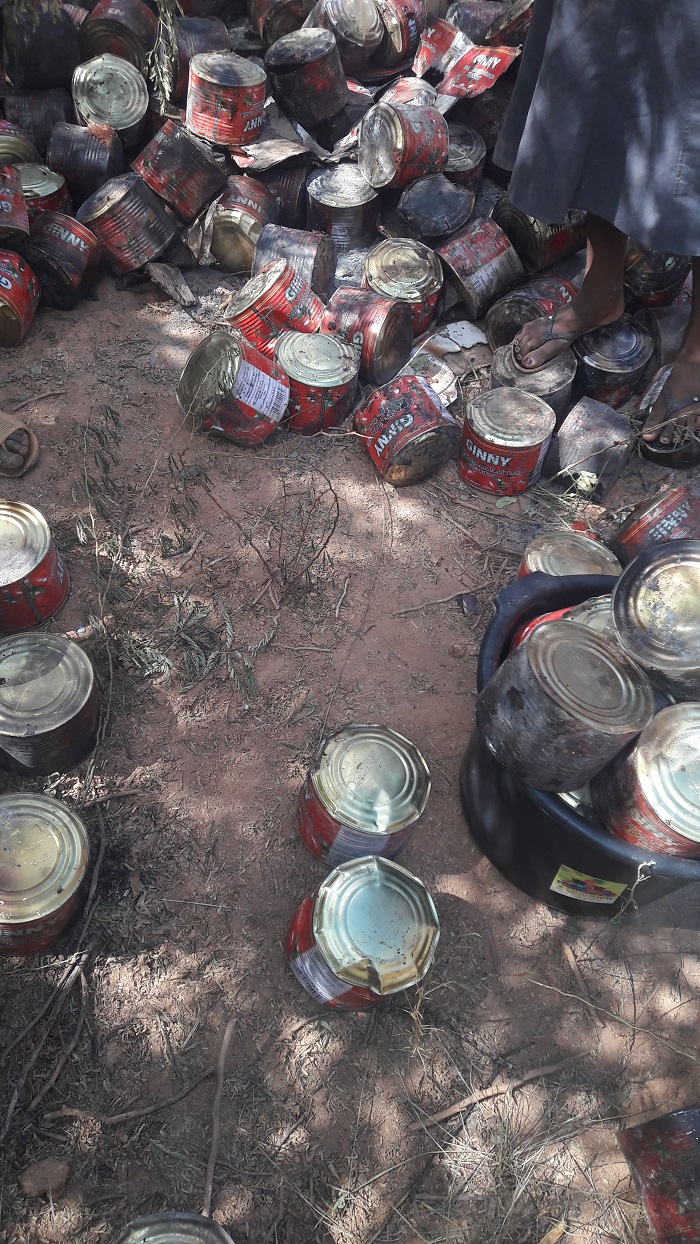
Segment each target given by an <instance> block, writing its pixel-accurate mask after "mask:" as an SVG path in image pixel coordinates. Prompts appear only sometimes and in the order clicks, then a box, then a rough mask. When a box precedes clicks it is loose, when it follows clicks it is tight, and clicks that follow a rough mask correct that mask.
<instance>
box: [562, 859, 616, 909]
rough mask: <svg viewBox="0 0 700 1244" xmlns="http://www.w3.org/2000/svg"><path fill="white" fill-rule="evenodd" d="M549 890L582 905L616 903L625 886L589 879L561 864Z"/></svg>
mask: <svg viewBox="0 0 700 1244" xmlns="http://www.w3.org/2000/svg"><path fill="white" fill-rule="evenodd" d="M549 888H550V890H554V893H555V894H564V895H566V897H567V898H577V899H579V900H580V902H582V903H616V902H617V900H618V899H619V897H620V895H621V894H624V892H625V890H626V889H627V885H626V883H625V882H624V881H601V879H600V877H591V876H589V874H588V873H580V872H577V871H576V869H575V868H567V867H566V865H565V864H562V866H561V868H560V869H559V872H558V873H557V875H556V877H555V878H554V881H553V882H552V884H551V886H550V887H549Z"/></svg>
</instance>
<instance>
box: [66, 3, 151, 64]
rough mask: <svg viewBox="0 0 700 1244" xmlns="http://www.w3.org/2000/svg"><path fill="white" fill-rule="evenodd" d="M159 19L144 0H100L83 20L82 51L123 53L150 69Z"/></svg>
mask: <svg viewBox="0 0 700 1244" xmlns="http://www.w3.org/2000/svg"><path fill="white" fill-rule="evenodd" d="M157 28H158V22H157V19H156V15H155V13H154V12H153V11H152V10H151V9H149V7H148V5H147V4H145V3H144V0H97V4H96V5H95V6H94V8H93V9H92V11H91V13H90V16H89V17H87V18H86V19H85V21H84V22H81V24H80V55H81V58H82V59H83V60H90V59H91V58H92V57H93V56H103V55H104V54H105V52H108V53H109V54H110V55H111V56H120V57H121V58H122V60H127V61H129V63H130V64H132V65H135V66H136V68H137V69H138V70H139V72H140V73H145V72H146V67H147V64H148V54H149V52H151V51H152V50H153V48H154V47H155V42H156V32H157Z"/></svg>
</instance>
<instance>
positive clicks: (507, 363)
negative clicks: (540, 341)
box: [489, 346, 585, 421]
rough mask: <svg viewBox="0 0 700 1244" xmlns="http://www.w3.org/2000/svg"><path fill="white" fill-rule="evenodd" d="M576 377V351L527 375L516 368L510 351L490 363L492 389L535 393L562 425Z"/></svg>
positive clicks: (507, 348)
mask: <svg viewBox="0 0 700 1244" xmlns="http://www.w3.org/2000/svg"><path fill="white" fill-rule="evenodd" d="M575 375H576V356H575V355H574V352H573V350H570V349H567V350H565V351H564V353H563V354H559V355H557V357H556V358H553V359H550V361H549V362H548V363H545V364H544V366H542V367H539V368H538V369H537V371H533V372H530V373H527V372H523V370H522V368H520V367H516V365H515V362H514V360H513V351H512V349H511V347H510V346H501V347H500V349H498V350H496V352H495V354H494V356H493V359H492V361H491V380H490V383H489V388H491V389H502V388H508V389H519V390H520V391H521V393H532V394H534V396H535V397H539V398H541V399H542V401H543V402H546V403H547V405H548V406H550V407H551V409H552V410H553V411H554V413H555V415H556V416H557V419H558V420H560V421H561V420H562V419H563V418H564V415H565V414H566V412H567V410H568V409H569V407H570V406H571V390H572V387H573V383H574V377H575ZM584 400H585V399H584Z"/></svg>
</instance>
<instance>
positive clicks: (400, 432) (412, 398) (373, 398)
mask: <svg viewBox="0 0 700 1244" xmlns="http://www.w3.org/2000/svg"><path fill="white" fill-rule="evenodd" d="M354 426H355V431H356V432H357V433H358V435H359V436H361V437H362V439H363V441H364V445H365V449H366V450H367V453H368V454H369V457H370V459H371V460H372V462H373V463H374V466H375V467H376V469H377V471H378V472H379V474H380V475H381V476H382V478H383V479H385V480H386V482H387V483H388V484H393V486H394V488H401V487H405V486H406V485H408V484H418V483H420V481H421V480H424V479H427V478H428V476H430V475H434V474H435V472H436V471H438V470H439V469H440V467H441V466H442V465H443V463H444V462H446V461H447V459H448V458H451V457H452V456H453V454H454V452H455V448H456V446H457V441H458V440H459V427H458V425H457V423H456V421H455V420H454V418H453V417H452V415H451V414H450V412H449V410H448V409H447V407H446V406H444V405H443V403H442V402H441V401H440V398H439V397H438V396H437V394H436V393H435V392H434V390H433V389H431V387H430V385H429V384H428V383H427V381H425V380H424V379H423V377H422V376H412V375H406V376H397V377H396V379H395V380H393V381H390V383H389V384H387V385H384V387H383V388H380V389H375V391H374V393H372V394H371V395H370V397H369V398H368V399H367V401H366V402H364V404H363V405H362V406H360V408H359V410H357V411H356V412H355V421H354Z"/></svg>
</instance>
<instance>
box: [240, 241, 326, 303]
mask: <svg viewBox="0 0 700 1244" xmlns="http://www.w3.org/2000/svg"><path fill="white" fill-rule="evenodd" d="M279 259H285V260H286V262H287V263H288V264H289V266H290V268H293V270H294V271H295V272H296V274H297V276H300V277H301V279H302V281H305V282H306V284H307V285H308V286H309V287H310V288H311V289H312V290H313V292H314V293H315V294H318V297H319V298H321V299H322V300H323V301H324V302H325V301H327V299H328V298H329V297H330V295H331V291H332V289H333V277H334V275H335V265H336V249H335V242H334V241H333V239H332V237H330V236H329V235H328V234H327V233H310V232H309V231H308V230H306V229H284V228H283V227H282V226H281V225H274V224H271V225H265V228H264V229H263V230H262V232H261V234H260V236H259V238H258V241H257V244H256V247H255V252H254V254H253V268H252V271H253V276H255V274H256V273H257V272H260V270H261V268H264V267H266V266H267V264H270V263H275V261H276V260H279Z"/></svg>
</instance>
